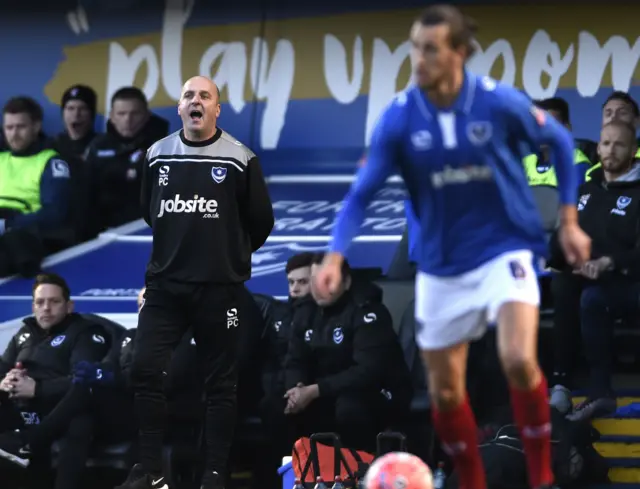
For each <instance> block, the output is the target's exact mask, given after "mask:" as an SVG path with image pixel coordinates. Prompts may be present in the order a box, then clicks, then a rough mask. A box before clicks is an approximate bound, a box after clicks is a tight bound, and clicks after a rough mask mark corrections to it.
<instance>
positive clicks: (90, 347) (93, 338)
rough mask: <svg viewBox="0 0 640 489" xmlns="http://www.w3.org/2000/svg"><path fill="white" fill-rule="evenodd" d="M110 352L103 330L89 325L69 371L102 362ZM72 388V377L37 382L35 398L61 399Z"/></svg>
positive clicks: (75, 347)
mask: <svg viewBox="0 0 640 489" xmlns="http://www.w3.org/2000/svg"><path fill="white" fill-rule="evenodd" d="M108 350H109V345H108V344H107V341H106V336H105V333H104V331H103V330H102V328H100V327H98V326H92V325H87V326H86V328H85V330H84V331H83V332H82V333H81V334H80V335H79V336H78V338H77V340H76V343H75V345H74V346H73V350H72V351H71V357H70V359H69V369H70V370H72V369H73V368H74V366H75V365H77V364H78V363H80V362H87V363H94V362H101V361H102V360H103V359H104V357H105V356H106V355H107V352H108ZM70 387H71V376H70V375H66V376H59V377H53V378H50V379H46V380H45V379H41V380H36V391H35V397H36V398H37V399H43V400H46V399H59V398H61V397H62V396H64V394H65V393H66V392H67V391H68V390H69V388H70Z"/></svg>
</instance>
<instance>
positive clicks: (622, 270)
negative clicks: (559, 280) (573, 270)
mask: <svg viewBox="0 0 640 489" xmlns="http://www.w3.org/2000/svg"><path fill="white" fill-rule="evenodd" d="M591 175H592V177H591V180H590V181H588V182H586V183H584V184H582V185H581V186H580V188H579V190H578V222H579V224H580V227H581V228H582V229H583V230H584V231H585V232H586V233H587V234H588V235H589V237H590V238H591V258H592V259H596V258H600V257H603V256H608V257H610V258H612V259H613V263H614V268H613V270H612V271H611V272H610V273H608V274H606V275H605V276H603V277H602V278H603V279H606V277H611V276H612V275H613V276H616V275H617V276H618V277H623V276H624V277H629V278H630V279H633V280H639V279H640V172H638V177H637V178H639V179H636V180H631V181H617V182H609V183H607V182H605V181H604V173H603V171H602V169H601V168H599V169H597V170H595V171H594V172H593V173H592V174H591ZM551 245H552V254H551V260H550V262H549V264H550V265H551V266H552V267H553V268H556V269H564V268H567V265H566V262H565V260H564V255H563V253H562V251H561V250H560V247H559V245H558V242H557V238H556V239H552V241H551Z"/></svg>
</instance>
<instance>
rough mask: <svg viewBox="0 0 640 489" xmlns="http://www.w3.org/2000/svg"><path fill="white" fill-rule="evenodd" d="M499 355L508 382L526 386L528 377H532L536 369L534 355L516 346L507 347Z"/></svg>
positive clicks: (536, 363)
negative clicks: (512, 347)
mask: <svg viewBox="0 0 640 489" xmlns="http://www.w3.org/2000/svg"><path fill="white" fill-rule="evenodd" d="M500 356H501V361H502V368H503V369H504V373H505V375H506V376H507V379H509V382H510V383H511V384H512V385H516V386H521V387H528V384H529V379H531V378H533V377H534V376H535V374H536V372H537V370H538V362H537V360H536V359H535V357H533V356H531V355H528V354H526V352H524V351H522V350H521V349H516V348H514V349H508V350H507V351H504V352H502V354H501V355H500Z"/></svg>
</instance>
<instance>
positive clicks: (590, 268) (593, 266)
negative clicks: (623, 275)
mask: <svg viewBox="0 0 640 489" xmlns="http://www.w3.org/2000/svg"><path fill="white" fill-rule="evenodd" d="M612 264H613V261H612V260H611V258H609V257H608V256H603V257H602V258H598V259H597V260H589V261H588V262H587V263H585V264H584V265H583V266H582V267H581V268H579V269H577V270H574V271H573V273H575V274H577V275H582V276H583V277H585V278H588V279H591V280H597V279H598V278H600V275H602V274H603V273H604V272H606V271H607V270H609V269H611V268H612Z"/></svg>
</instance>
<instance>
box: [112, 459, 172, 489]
mask: <svg viewBox="0 0 640 489" xmlns="http://www.w3.org/2000/svg"><path fill="white" fill-rule="evenodd" d="M114 489H169V486H168V485H167V483H166V479H165V478H164V477H163V476H161V475H160V476H157V477H152V476H151V475H149V474H147V473H145V471H144V469H143V468H142V464H135V465H134V466H133V467H132V468H131V471H130V472H129V475H128V476H127V479H126V480H125V481H124V482H123V483H122V484H121V485H119V486H116V487H115V488H114Z"/></svg>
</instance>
